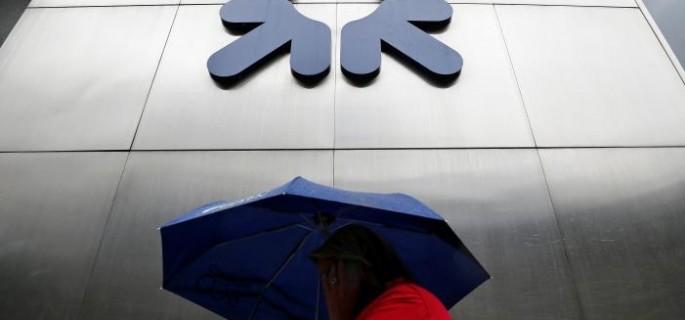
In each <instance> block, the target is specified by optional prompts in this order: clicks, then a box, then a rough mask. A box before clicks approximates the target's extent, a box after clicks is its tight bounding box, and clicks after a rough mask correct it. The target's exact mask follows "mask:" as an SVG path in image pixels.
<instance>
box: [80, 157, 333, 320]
mask: <svg viewBox="0 0 685 320" xmlns="http://www.w3.org/2000/svg"><path fill="white" fill-rule="evenodd" d="M332 174H333V156H332V151H252V152H245V151H243V152H137V153H136V152H134V153H132V154H131V157H130V159H129V161H128V163H127V166H126V170H125V172H124V176H123V179H122V183H121V187H120V188H119V192H118V194H117V199H116V200H115V203H114V208H113V210H112V215H111V218H110V220H109V224H108V225H107V228H106V229H105V234H104V240H103V243H102V248H101V249H100V252H99V255H98V257H97V261H96V265H95V270H94V273H93V277H92V281H91V282H90V285H89V288H88V295H87V296H86V299H85V302H84V306H83V310H84V312H83V313H82V314H81V318H82V319H215V318H218V317H217V316H215V315H213V314H211V313H210V312H209V311H207V310H204V309H202V308H201V307H199V306H196V305H194V304H193V303H191V302H189V301H186V300H183V299H182V298H179V297H178V296H176V295H174V294H172V293H170V292H167V291H162V290H160V289H159V288H160V286H161V281H162V280H161V279H162V261H161V258H162V257H161V246H160V234H159V231H158V230H157V227H158V226H160V225H161V224H162V223H164V222H166V221H167V220H169V219H171V218H173V217H176V216H178V215H181V214H183V213H185V212H187V211H189V210H191V209H194V208H196V207H199V206H201V205H204V204H206V203H208V202H213V201H218V200H237V199H241V198H244V197H246V196H249V195H253V194H256V193H258V192H262V191H265V190H268V189H270V188H273V187H275V186H278V185H281V184H283V183H285V182H287V181H289V180H290V179H292V178H293V177H295V176H298V175H301V176H303V177H306V178H308V179H311V180H313V181H316V182H319V183H322V184H326V185H331V184H332V178H333V175H332Z"/></svg>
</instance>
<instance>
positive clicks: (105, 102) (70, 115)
mask: <svg viewBox="0 0 685 320" xmlns="http://www.w3.org/2000/svg"><path fill="white" fill-rule="evenodd" d="M175 10H176V8H174V7H128V8H127V7H122V8H119V7H118V8H70V9H28V10H26V12H25V13H24V16H22V18H21V19H20V20H19V23H18V24H17V26H16V27H15V29H14V31H13V32H12V34H11V35H10V37H9V38H8V39H7V41H6V42H5V45H4V46H3V47H2V48H0V150H1V151H7V150H20V151H24V150H102V149H108V150H114V149H128V148H129V147H130V145H131V142H132V140H133V135H134V132H135V130H136V126H137V124H138V120H139V118H140V113H141V111H142V109H143V104H144V103H145V98H146V96H147V93H148V90H149V88H150V84H151V81H152V77H153V74H154V72H155V68H156V67H157V62H158V61H159V57H160V55H161V52H162V48H163V46H164V41H165V39H166V37H167V34H168V33H169V29H170V28H171V23H172V20H173V17H174V12H175Z"/></svg>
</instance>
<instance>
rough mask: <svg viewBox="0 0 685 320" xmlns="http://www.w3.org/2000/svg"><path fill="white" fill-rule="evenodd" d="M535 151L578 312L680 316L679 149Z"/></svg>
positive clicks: (682, 208) (684, 170)
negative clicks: (577, 296)
mask: <svg viewBox="0 0 685 320" xmlns="http://www.w3.org/2000/svg"><path fill="white" fill-rule="evenodd" d="M541 157H542V164H543V167H544V170H545V173H546V176H547V181H548V184H549V187H550V192H551V196H552V200H553V202H554V206H555V209H556V212H557V215H558V217H559V220H560V222H561V226H562V231H563V234H564V237H565V238H566V243H567V245H568V251H569V258H570V263H571V269H572V270H573V273H574V278H575V281H576V283H577V287H578V291H579V294H580V300H581V302H582V306H583V310H584V312H585V314H586V319H588V320H593V319H598V320H599V319H601V320H607V319H627V320H630V319H682V317H683V315H685V305H683V303H682V297H684V296H685V278H684V277H683V274H685V232H683V231H684V226H685V149H681V148H673V149H572V150H541Z"/></svg>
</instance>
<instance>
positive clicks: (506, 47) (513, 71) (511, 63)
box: [492, 4, 538, 147]
mask: <svg viewBox="0 0 685 320" xmlns="http://www.w3.org/2000/svg"><path fill="white" fill-rule="evenodd" d="M492 11H493V12H494V14H495V21H496V22H497V27H498V28H499V32H500V35H501V37H502V43H503V44H504V50H505V51H506V53H507V58H508V59H509V66H510V67H509V69H510V70H511V74H512V75H513V76H514V81H515V82H516V89H517V91H518V95H519V100H520V101H521V107H522V108H523V113H524V114H525V115H526V121H528V130H529V132H530V136H531V137H532V138H533V145H534V146H535V147H537V146H538V141H537V138H536V137H535V131H534V130H533V123H532V122H531V121H530V115H529V114H528V108H526V100H525V99H524V98H523V91H522V90H521V83H520V82H519V78H518V75H517V74H516V68H514V60H513V59H512V58H511V52H510V50H509V45H508V44H507V39H506V37H505V36H504V28H502V23H501V22H500V19H499V14H497V5H494V4H493V5H492Z"/></svg>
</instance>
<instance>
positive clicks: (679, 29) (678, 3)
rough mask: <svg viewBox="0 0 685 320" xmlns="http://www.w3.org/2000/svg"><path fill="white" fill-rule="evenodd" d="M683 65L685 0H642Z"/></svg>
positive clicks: (684, 52) (684, 54) (684, 64)
mask: <svg viewBox="0 0 685 320" xmlns="http://www.w3.org/2000/svg"><path fill="white" fill-rule="evenodd" d="M643 1H644V3H645V4H646V5H647V8H648V9H649V12H650V13H651V14H652V16H653V17H654V20H656V23H657V24H658V25H659V29H661V32H662V33H663V34H664V36H665V37H666V39H667V40H668V43H669V45H670V46H671V49H673V51H674V52H675V54H676V55H677V56H678V59H679V60H680V65H682V66H684V67H685V0H643Z"/></svg>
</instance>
